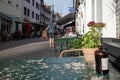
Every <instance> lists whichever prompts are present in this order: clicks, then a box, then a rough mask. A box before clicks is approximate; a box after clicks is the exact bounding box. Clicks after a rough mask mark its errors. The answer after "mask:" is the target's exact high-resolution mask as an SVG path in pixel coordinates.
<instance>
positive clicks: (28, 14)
mask: <svg viewBox="0 0 120 80" xmlns="http://www.w3.org/2000/svg"><path fill="white" fill-rule="evenodd" d="M27 16H28V17H29V16H30V10H29V9H27Z"/></svg>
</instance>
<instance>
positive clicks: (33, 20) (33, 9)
mask: <svg viewBox="0 0 120 80" xmlns="http://www.w3.org/2000/svg"><path fill="white" fill-rule="evenodd" d="M36 2H37V3H39V5H40V0H35V2H34V6H33V5H32V0H30V3H28V2H26V1H25V0H23V1H22V18H23V19H24V18H25V17H27V18H28V19H29V20H30V22H34V23H39V22H40V20H36V13H37V14H39V15H40V10H38V9H36ZM24 7H26V8H27V9H29V10H30V16H29V17H28V16H25V15H24ZM32 11H33V12H34V18H32ZM39 19H40V17H39Z"/></svg>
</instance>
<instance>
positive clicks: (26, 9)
mask: <svg viewBox="0 0 120 80" xmlns="http://www.w3.org/2000/svg"><path fill="white" fill-rule="evenodd" d="M40 4H41V0H23V1H22V19H23V20H25V19H27V20H28V21H29V26H27V29H26V26H25V25H24V26H23V33H26V30H27V33H29V34H31V33H32V32H34V34H35V35H36V34H37V31H38V30H39V28H40ZM28 29H29V30H28Z"/></svg>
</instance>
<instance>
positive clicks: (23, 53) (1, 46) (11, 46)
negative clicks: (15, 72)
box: [0, 38, 55, 60]
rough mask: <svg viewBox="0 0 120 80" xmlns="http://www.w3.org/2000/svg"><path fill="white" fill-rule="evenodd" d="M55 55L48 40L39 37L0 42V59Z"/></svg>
mask: <svg viewBox="0 0 120 80" xmlns="http://www.w3.org/2000/svg"><path fill="white" fill-rule="evenodd" d="M30 57H55V54H54V49H52V48H49V42H48V41H41V40H40V38H32V39H23V40H18V41H9V42H0V60H3V59H9V58H30Z"/></svg>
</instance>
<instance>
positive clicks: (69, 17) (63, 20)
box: [56, 13, 75, 25]
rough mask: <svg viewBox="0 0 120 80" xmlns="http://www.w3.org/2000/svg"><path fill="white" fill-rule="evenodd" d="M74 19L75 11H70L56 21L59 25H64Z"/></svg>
mask: <svg viewBox="0 0 120 80" xmlns="http://www.w3.org/2000/svg"><path fill="white" fill-rule="evenodd" d="M73 20H75V13H69V14H67V15H66V16H64V17H62V18H61V19H59V20H57V21H56V22H57V24H58V25H63V24H66V23H68V22H70V21H73Z"/></svg>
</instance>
